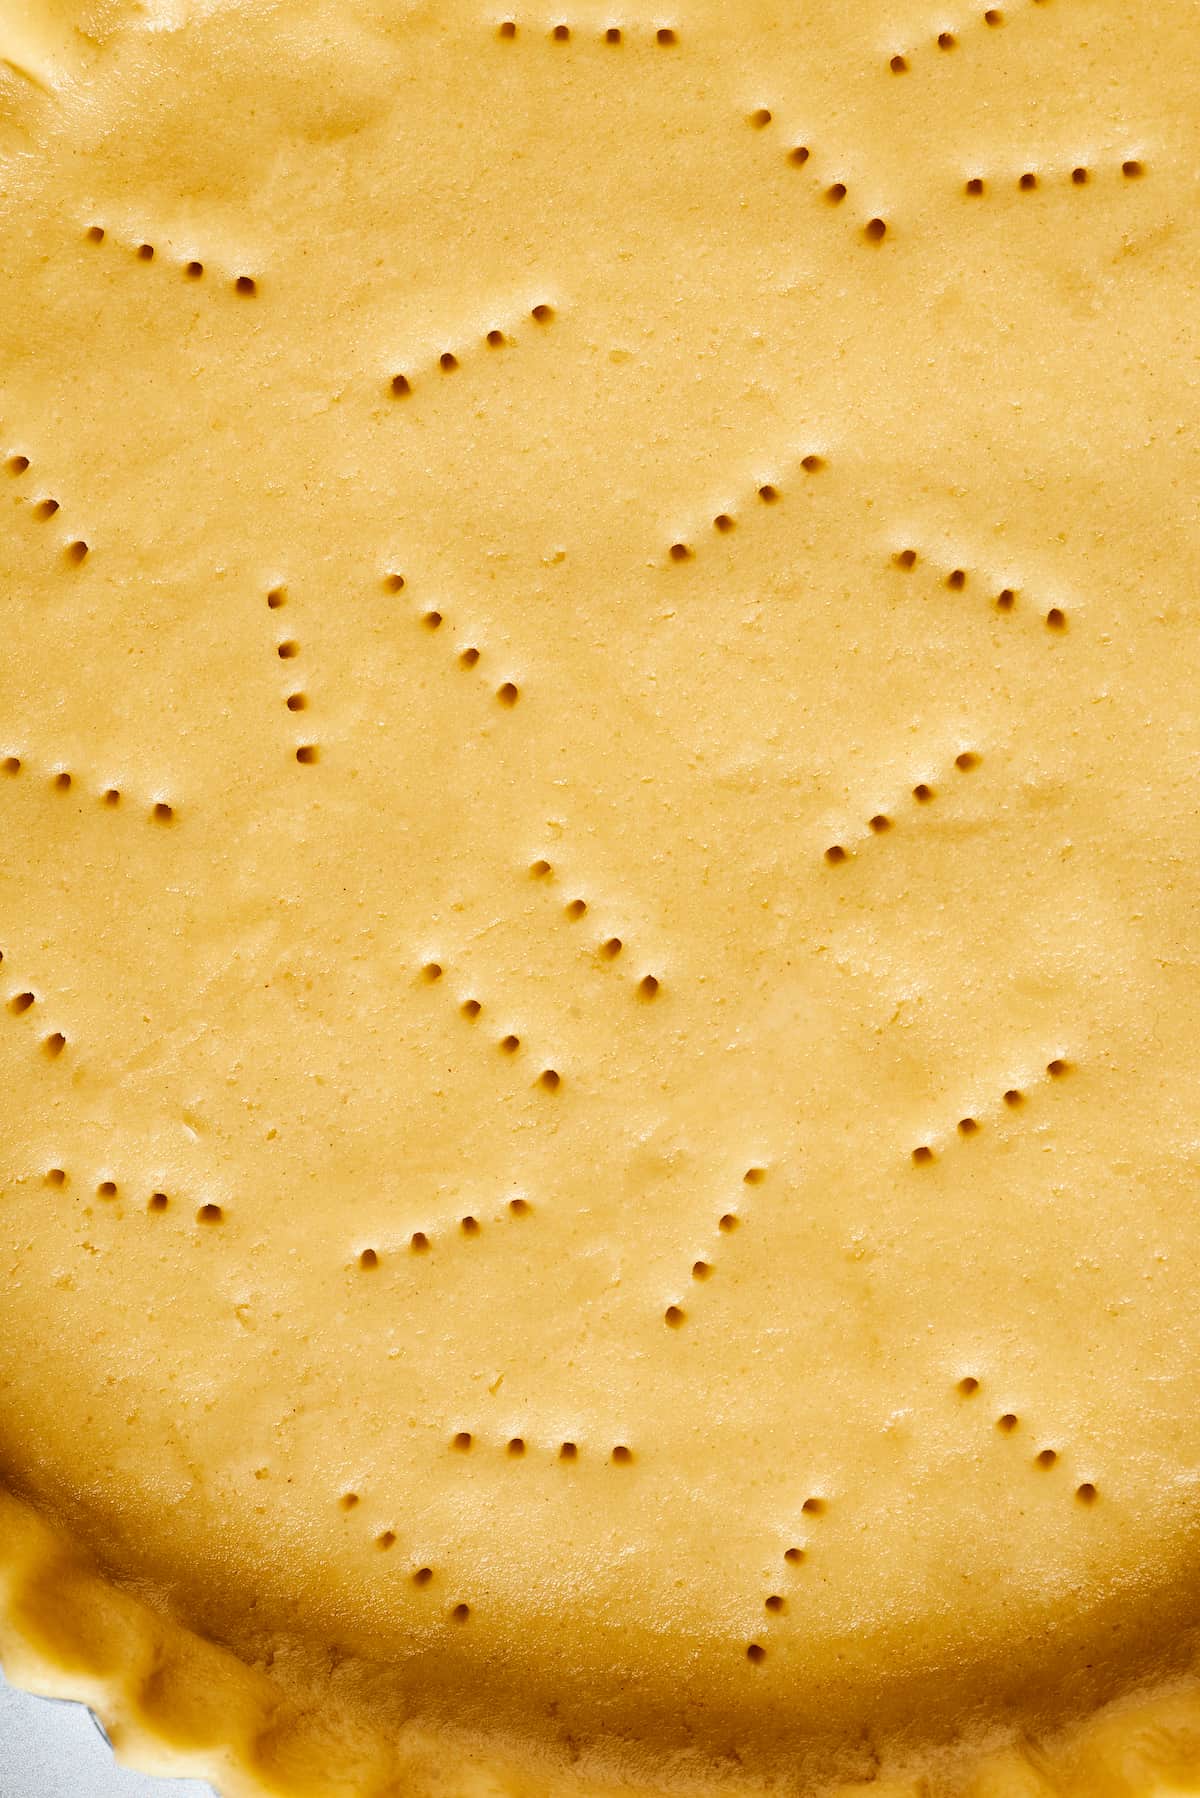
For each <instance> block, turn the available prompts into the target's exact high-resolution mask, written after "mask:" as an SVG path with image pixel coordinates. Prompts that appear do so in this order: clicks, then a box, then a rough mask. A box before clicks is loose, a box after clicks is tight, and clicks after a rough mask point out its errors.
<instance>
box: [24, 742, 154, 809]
mask: <svg viewBox="0 0 1200 1798" xmlns="http://www.w3.org/2000/svg"><path fill="white" fill-rule="evenodd" d="M23 767H24V764H23V762H22V761H21V758H20V756H19V755H6V756H5V757H4V759H3V761H0V773H4V774H7V775H10V776H12V775H17V774H20V773H21V771H22V768H23ZM74 786H75V777H74V775H72V774H70V773H69V772H68V771H67V770H66V769H65V768H60V769H59V770H58V772H57V773H56V774H54V775H52V776H51V779H50V787H51V790H52V791H53V792H55V793H69V792H71V791H72V789H73V788H74ZM99 798H100V803H101V804H102V805H106V806H109V807H110V808H113V809H115V808H116V807H117V806H118V805H120V803H121V789H120V787H105V788H104V789H103V790H102V792H101V793H100V795H99ZM150 817H151V818H152V819H153V820H154V822H155V823H156V824H170V823H172V821H173V820H174V817H175V808H174V806H173V805H168V804H167V801H166V800H165V799H159V800H156V801H155V803H154V804H153V805H152V806H151V807H150Z"/></svg>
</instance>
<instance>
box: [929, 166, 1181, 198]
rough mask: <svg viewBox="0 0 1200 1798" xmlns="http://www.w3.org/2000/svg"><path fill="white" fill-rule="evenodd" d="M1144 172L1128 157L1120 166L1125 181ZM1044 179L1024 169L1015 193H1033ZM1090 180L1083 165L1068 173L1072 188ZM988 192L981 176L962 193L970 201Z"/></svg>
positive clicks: (966, 184)
mask: <svg viewBox="0 0 1200 1798" xmlns="http://www.w3.org/2000/svg"><path fill="white" fill-rule="evenodd" d="M1145 172H1146V167H1145V164H1144V163H1142V162H1139V161H1137V160H1136V158H1134V157H1129V158H1128V159H1127V160H1126V161H1125V162H1123V163H1122V164H1121V173H1122V175H1124V177H1125V179H1126V180H1127V181H1136V180H1138V179H1139V177H1140V176H1142V175H1144V174H1145ZM1045 179H1046V177H1045V176H1044V175H1040V174H1039V173H1038V172H1037V170H1036V169H1026V170H1025V171H1024V173H1023V174H1020V175H1018V176H1017V178H1016V182H1015V185H1016V189H1017V192H1018V193H1023V194H1029V193H1035V192H1036V191H1037V189H1038V188H1039V187H1041V186H1042V185H1043V183H1044V181H1045ZM1091 179H1092V170H1091V169H1089V168H1088V167H1087V166H1086V164H1084V163H1076V165H1075V167H1074V168H1073V169H1072V170H1071V173H1070V180H1071V185H1072V187H1086V186H1087V185H1088V183H1089V182H1090V181H1091ZM988 191H989V184H988V182H987V181H986V180H985V178H984V177H983V176H982V175H972V176H971V177H970V178H969V179H968V180H967V181H966V182H964V184H963V192H964V193H965V194H967V195H969V196H970V198H971V199H975V200H977V199H979V198H980V197H981V196H982V195H983V194H986V193H987V192H988Z"/></svg>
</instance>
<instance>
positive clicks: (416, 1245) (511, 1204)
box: [358, 1198, 533, 1273]
mask: <svg viewBox="0 0 1200 1798" xmlns="http://www.w3.org/2000/svg"><path fill="white" fill-rule="evenodd" d="M532 1210H533V1207H532V1205H531V1204H530V1203H529V1200H528V1199H522V1198H515V1199H510V1200H509V1201H508V1205H507V1211H508V1215H509V1217H528V1216H529V1214H530V1212H531V1211H532ZM458 1229H459V1234H460V1235H461V1236H465V1237H467V1238H468V1239H471V1238H474V1237H478V1236H479V1235H480V1234H481V1233H482V1231H483V1225H482V1223H481V1222H480V1221H479V1219H478V1218H477V1217H476V1216H475V1215H474V1214H473V1213H472V1212H468V1213H467V1215H466V1216H465V1217H460V1218H459V1220H458ZM433 1240H434V1239H433V1237H432V1235H431V1234H430V1232H429V1231H427V1230H414V1231H413V1233H412V1235H411V1236H410V1237H409V1239H408V1247H409V1252H410V1253H411V1254H414V1255H423V1254H425V1253H426V1251H427V1250H429V1249H430V1248H432V1246H433ZM382 1261H383V1257H382V1256H381V1255H380V1253H379V1250H378V1249H363V1251H362V1253H361V1254H360V1255H359V1257H358V1265H359V1267H360V1268H361V1269H362V1271H363V1273H374V1272H375V1270H376V1268H378V1267H380V1266H381V1265H382Z"/></svg>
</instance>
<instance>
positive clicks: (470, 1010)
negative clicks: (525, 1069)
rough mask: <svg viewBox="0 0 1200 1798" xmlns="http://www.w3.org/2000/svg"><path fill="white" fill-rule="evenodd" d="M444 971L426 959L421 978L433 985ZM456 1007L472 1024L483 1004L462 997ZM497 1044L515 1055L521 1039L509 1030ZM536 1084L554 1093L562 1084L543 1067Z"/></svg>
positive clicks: (551, 1069) (438, 963) (559, 1077)
mask: <svg viewBox="0 0 1200 1798" xmlns="http://www.w3.org/2000/svg"><path fill="white" fill-rule="evenodd" d="M444 973H445V969H444V968H443V967H442V964H441V962H440V961H427V962H426V963H425V965H424V967H423V968H422V969H421V979H422V980H423V981H425V983H426V985H428V986H435V985H436V984H437V982H438V981H439V980H441V978H442V976H443V974H444ZM458 1009H459V1011H460V1012H461V1013H462V1015H463V1017H464V1018H466V1020H467V1022H468V1023H472V1024H473V1023H474V1022H475V1020H476V1019H477V1018H479V1017H481V1016H482V1014H483V1004H482V1001H481V1000H479V999H464V1000H463V1001H462V1003H461V1004H460V1006H459V1008H458ZM497 1046H498V1047H499V1049H500V1051H501V1053H502V1054H504V1055H516V1054H517V1052H518V1050H519V1049H520V1047H521V1039H520V1037H519V1036H518V1035H517V1034H516V1032H515V1031H512V1030H510V1031H508V1032H507V1033H506V1034H505V1035H504V1036H502V1037H500V1038H499V1041H498V1045H497ZM536 1084H537V1085H538V1086H540V1087H541V1088H542V1090H543V1091H544V1092H548V1093H556V1092H557V1091H558V1089H559V1088H560V1086H561V1085H562V1075H561V1074H560V1073H559V1072H558V1070H557V1069H556V1068H543V1069H542V1071H541V1073H540V1074H539V1075H538V1077H537V1081H536Z"/></svg>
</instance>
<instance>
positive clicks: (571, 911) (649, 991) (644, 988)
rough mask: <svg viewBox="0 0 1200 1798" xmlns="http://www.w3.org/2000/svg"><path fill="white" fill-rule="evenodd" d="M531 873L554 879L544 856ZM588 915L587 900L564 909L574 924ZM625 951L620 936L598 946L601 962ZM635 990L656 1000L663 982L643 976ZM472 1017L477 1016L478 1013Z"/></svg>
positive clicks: (532, 865)
mask: <svg viewBox="0 0 1200 1798" xmlns="http://www.w3.org/2000/svg"><path fill="white" fill-rule="evenodd" d="M529 873H530V875H531V877H532V878H533V879H534V880H546V881H549V880H552V879H553V878H554V868H553V866H552V864H551V863H550V862H548V861H547V860H546V859H545V857H544V856H542V857H539V858H538V860H537V861H535V862H531V863H530V864H529ZM587 914H588V903H587V900H586V899H581V898H574V899H568V901H567V903H566V904H565V905H564V907H563V916H564V917H565V918H566V919H567V920H568V922H569V923H572V924H578V923H579V921H580V919H582V918H586V917H587ZM624 950H625V943H624V941H623V939H622V938H621V937H619V936H606V937H602V938H601V940H600V942H599V943H598V944H597V946H596V953H597V955H598V956H599V958H600V960H601V961H605V962H615V961H616V960H617V959H618V957H619V956H621V955H622V954H623V953H624ZM635 990H636V992H637V995H638V997H639V998H640V999H656V998H657V997H658V995H659V993H660V992H661V991H662V982H661V980H660V979H659V977H658V975H657V974H643V975H642V977H641V979H640V980H639V981H638V982H637V986H636V989H635ZM471 1015H472V1016H475V1015H477V1013H472V1014H471Z"/></svg>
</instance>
